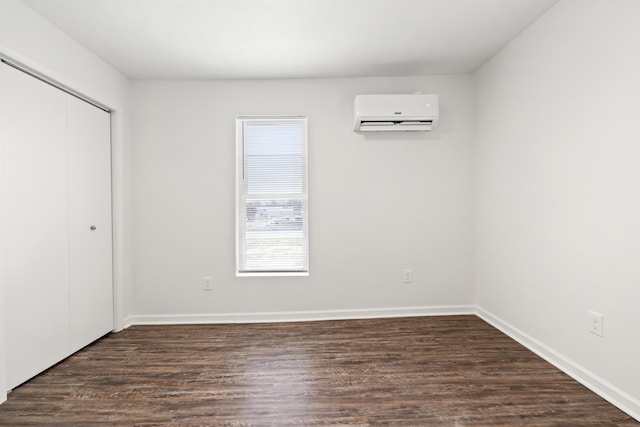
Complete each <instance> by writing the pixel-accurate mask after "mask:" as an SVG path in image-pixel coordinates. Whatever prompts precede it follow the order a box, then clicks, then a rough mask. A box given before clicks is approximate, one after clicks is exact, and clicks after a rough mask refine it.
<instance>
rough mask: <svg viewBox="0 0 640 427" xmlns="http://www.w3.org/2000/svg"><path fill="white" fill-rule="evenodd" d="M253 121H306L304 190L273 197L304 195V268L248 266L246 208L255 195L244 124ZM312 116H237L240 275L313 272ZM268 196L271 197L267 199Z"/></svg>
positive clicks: (238, 259)
mask: <svg viewBox="0 0 640 427" xmlns="http://www.w3.org/2000/svg"><path fill="white" fill-rule="evenodd" d="M251 121H254V122H255V121H273V122H276V121H300V122H303V123H304V148H303V156H304V159H303V169H304V173H303V191H302V192H301V193H286V194H279V195H273V197H272V200H277V199H278V198H284V199H286V198H300V199H301V200H302V233H303V251H304V259H303V264H304V265H303V267H302V268H300V269H283V270H267V269H264V270H252V269H248V268H244V266H243V259H244V258H243V254H244V253H245V250H246V248H245V243H246V235H245V234H244V233H245V232H246V224H247V218H246V209H245V200H246V198H247V197H252V196H251V195H250V194H249V193H248V190H247V181H246V180H245V169H246V168H247V161H246V159H245V140H244V126H245V123H246V122H251ZM308 169H309V168H308V120H307V117H306V116H237V117H236V276H237V277H247V276H308V275H309V215H308V211H309V209H308V207H309V201H308ZM266 200H268V199H266Z"/></svg>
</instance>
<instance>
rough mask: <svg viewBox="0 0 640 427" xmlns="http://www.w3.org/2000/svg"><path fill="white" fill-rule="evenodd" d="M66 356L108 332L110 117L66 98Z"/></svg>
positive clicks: (110, 310)
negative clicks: (68, 326) (68, 332)
mask: <svg viewBox="0 0 640 427" xmlns="http://www.w3.org/2000/svg"><path fill="white" fill-rule="evenodd" d="M67 112H68V132H69V133H68V144H69V145H68V146H69V162H68V163H69V268H70V271H69V272H70V275H69V287H70V299H69V301H70V313H71V352H74V351H77V350H79V349H81V348H82V347H84V346H86V345H87V344H89V343H90V342H92V341H94V340H96V339H97V338H100V337H101V336H103V335H104V334H106V333H108V332H109V331H111V330H112V329H113V285H112V256H111V248H112V244H111V138H110V116H109V113H106V112H104V111H102V110H100V109H98V108H96V107H94V106H92V105H90V104H87V103H86V102H84V101H81V100H79V99H77V98H73V97H71V96H70V97H69V98H68V101H67Z"/></svg>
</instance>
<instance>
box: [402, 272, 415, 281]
mask: <svg viewBox="0 0 640 427" xmlns="http://www.w3.org/2000/svg"><path fill="white" fill-rule="evenodd" d="M402 283H413V271H411V270H402Z"/></svg>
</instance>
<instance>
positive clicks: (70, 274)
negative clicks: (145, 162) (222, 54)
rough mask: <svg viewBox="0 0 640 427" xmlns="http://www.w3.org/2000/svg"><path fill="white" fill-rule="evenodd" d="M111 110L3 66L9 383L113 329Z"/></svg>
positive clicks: (0, 143)
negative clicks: (103, 108) (91, 103)
mask: <svg viewBox="0 0 640 427" xmlns="http://www.w3.org/2000/svg"><path fill="white" fill-rule="evenodd" d="M110 153H111V137H110V116H109V113H107V112H105V111H103V110H100V109H99V108H97V107H94V106H93V105H90V104H88V103H86V102H84V101H82V100H80V99H78V98H76V97H74V96H72V95H69V94H68V93H66V92H63V91H62V90H59V89H57V88H55V87H53V86H51V85H49V84H47V83H44V82H42V81H40V80H38V79H36V78H34V77H32V76H30V75H28V74H25V73H23V72H22V71H19V70H16V69H14V68H12V67H10V66H8V65H6V64H3V63H2V64H0V162H2V163H1V166H2V167H1V169H0V170H2V180H0V182H1V183H2V188H0V196H1V199H0V208H1V209H2V215H1V216H0V217H1V218H2V221H1V224H0V226H1V227H2V236H3V241H2V242H0V247H1V248H2V254H1V256H2V259H0V262H2V263H3V264H4V266H3V267H4V288H5V289H4V291H5V292H4V294H5V307H1V308H2V309H3V310H2V313H1V314H0V315H3V316H5V321H4V324H5V338H6V339H5V343H2V344H4V345H3V346H1V347H0V351H4V352H5V362H6V373H7V386H8V388H10V389H11V388H13V387H15V386H17V385H19V384H21V383H23V382H24V381H26V380H28V379H30V378H31V377H33V376H35V375H37V374H38V373H40V372H42V371H44V370H45V369H47V368H49V367H50V366H52V365H54V364H55V363H57V362H59V361H60V360H62V359H64V358H65V357H67V356H69V355H71V354H72V353H74V352H75V351H77V350H79V349H81V348H82V347H84V346H86V345H87V344H90V343H91V342H92V341H94V340H96V339H97V338H99V337H101V336H102V335H104V334H106V333H108V332H109V331H111V330H112V329H113V286H112V253H111V251H112V243H111V235H112V233H111V154H110Z"/></svg>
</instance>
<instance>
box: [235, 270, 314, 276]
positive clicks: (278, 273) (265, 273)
mask: <svg viewBox="0 0 640 427" xmlns="http://www.w3.org/2000/svg"><path fill="white" fill-rule="evenodd" d="M307 276H309V272H308V271H255V272H251V271H247V272H236V277H307Z"/></svg>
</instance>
